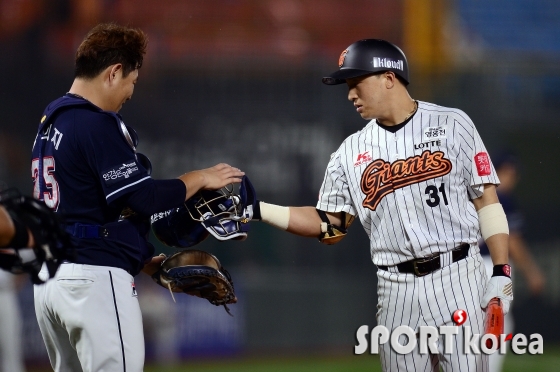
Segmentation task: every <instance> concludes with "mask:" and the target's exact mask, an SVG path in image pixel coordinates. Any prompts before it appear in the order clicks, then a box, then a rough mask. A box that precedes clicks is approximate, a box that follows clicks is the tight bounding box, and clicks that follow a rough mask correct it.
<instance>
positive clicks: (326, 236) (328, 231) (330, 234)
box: [317, 209, 354, 244]
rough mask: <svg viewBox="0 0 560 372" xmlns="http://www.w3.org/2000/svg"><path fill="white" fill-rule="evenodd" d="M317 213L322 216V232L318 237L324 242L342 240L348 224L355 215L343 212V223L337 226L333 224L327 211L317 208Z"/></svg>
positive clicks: (333, 242) (329, 242)
mask: <svg viewBox="0 0 560 372" xmlns="http://www.w3.org/2000/svg"><path fill="white" fill-rule="evenodd" d="M317 213H318V214H319V217H321V221H322V222H321V234H320V235H319V237H318V239H319V241H320V242H321V243H323V244H335V243H338V242H339V241H341V240H342V239H343V238H344V237H345V236H346V234H347V233H348V232H347V228H348V226H350V224H351V223H352V222H353V221H354V216H352V215H351V214H348V213H345V212H342V216H341V225H342V226H337V225H333V224H332V223H331V222H330V220H329V218H328V216H327V214H326V213H325V211H322V210H320V209H317ZM343 226H344V227H343Z"/></svg>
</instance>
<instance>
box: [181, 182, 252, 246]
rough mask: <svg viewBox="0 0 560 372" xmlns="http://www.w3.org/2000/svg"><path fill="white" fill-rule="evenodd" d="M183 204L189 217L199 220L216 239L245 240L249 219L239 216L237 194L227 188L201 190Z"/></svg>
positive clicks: (240, 213) (240, 208)
mask: <svg viewBox="0 0 560 372" xmlns="http://www.w3.org/2000/svg"><path fill="white" fill-rule="evenodd" d="M185 206H186V207H187V210H188V211H189V214H190V216H191V218H192V219H193V220H195V221H199V222H201V223H202V225H203V226H204V227H205V228H206V230H208V232H209V233H210V234H212V235H213V236H214V237H215V238H216V239H218V240H230V239H233V240H245V239H246V238H247V231H249V223H248V222H249V221H246V220H244V219H243V218H242V217H240V216H241V215H242V213H243V205H242V204H241V199H240V197H239V196H237V195H234V194H233V193H232V192H230V191H228V190H224V189H222V190H219V191H211V190H201V191H199V192H198V193H197V194H196V195H195V196H193V197H192V198H190V199H189V200H188V201H187V202H186V203H185Z"/></svg>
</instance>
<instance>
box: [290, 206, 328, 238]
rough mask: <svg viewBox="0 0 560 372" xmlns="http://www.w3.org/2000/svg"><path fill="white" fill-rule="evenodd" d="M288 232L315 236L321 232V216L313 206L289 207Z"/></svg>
mask: <svg viewBox="0 0 560 372" xmlns="http://www.w3.org/2000/svg"><path fill="white" fill-rule="evenodd" d="M287 231H288V232H290V233H292V234H296V235H300V236H306V237H313V238H316V237H318V236H319V235H320V234H321V218H320V217H319V215H318V214H317V211H316V210H315V207H290V224H289V225H288V229H287Z"/></svg>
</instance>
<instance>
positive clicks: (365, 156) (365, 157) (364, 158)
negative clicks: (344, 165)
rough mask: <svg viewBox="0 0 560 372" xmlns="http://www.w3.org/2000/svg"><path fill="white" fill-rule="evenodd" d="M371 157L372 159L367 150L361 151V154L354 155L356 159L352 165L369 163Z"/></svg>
mask: <svg viewBox="0 0 560 372" xmlns="http://www.w3.org/2000/svg"><path fill="white" fill-rule="evenodd" d="M371 159H372V157H371V155H370V154H369V151H366V152H362V153H361V154H358V156H357V157H356V161H355V162H354V166H355V167H357V166H359V165H362V164H365V163H369V162H370V161H371Z"/></svg>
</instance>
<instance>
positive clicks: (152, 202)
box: [126, 179, 187, 217]
mask: <svg viewBox="0 0 560 372" xmlns="http://www.w3.org/2000/svg"><path fill="white" fill-rule="evenodd" d="M144 183H145V185H143V186H144V187H142V188H140V189H138V190H136V191H134V192H132V193H130V194H128V195H127V200H126V205H127V206H129V207H130V209H132V210H133V211H135V212H136V213H138V214H140V215H142V216H146V217H149V216H151V215H152V214H154V213H156V212H161V211H166V210H169V209H171V208H176V207H178V206H180V205H181V204H182V203H184V202H185V196H186V195H187V187H186V186H185V184H184V183H183V181H181V180H180V179H172V180H154V179H150V180H146V181H144V182H143V184H144Z"/></svg>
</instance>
